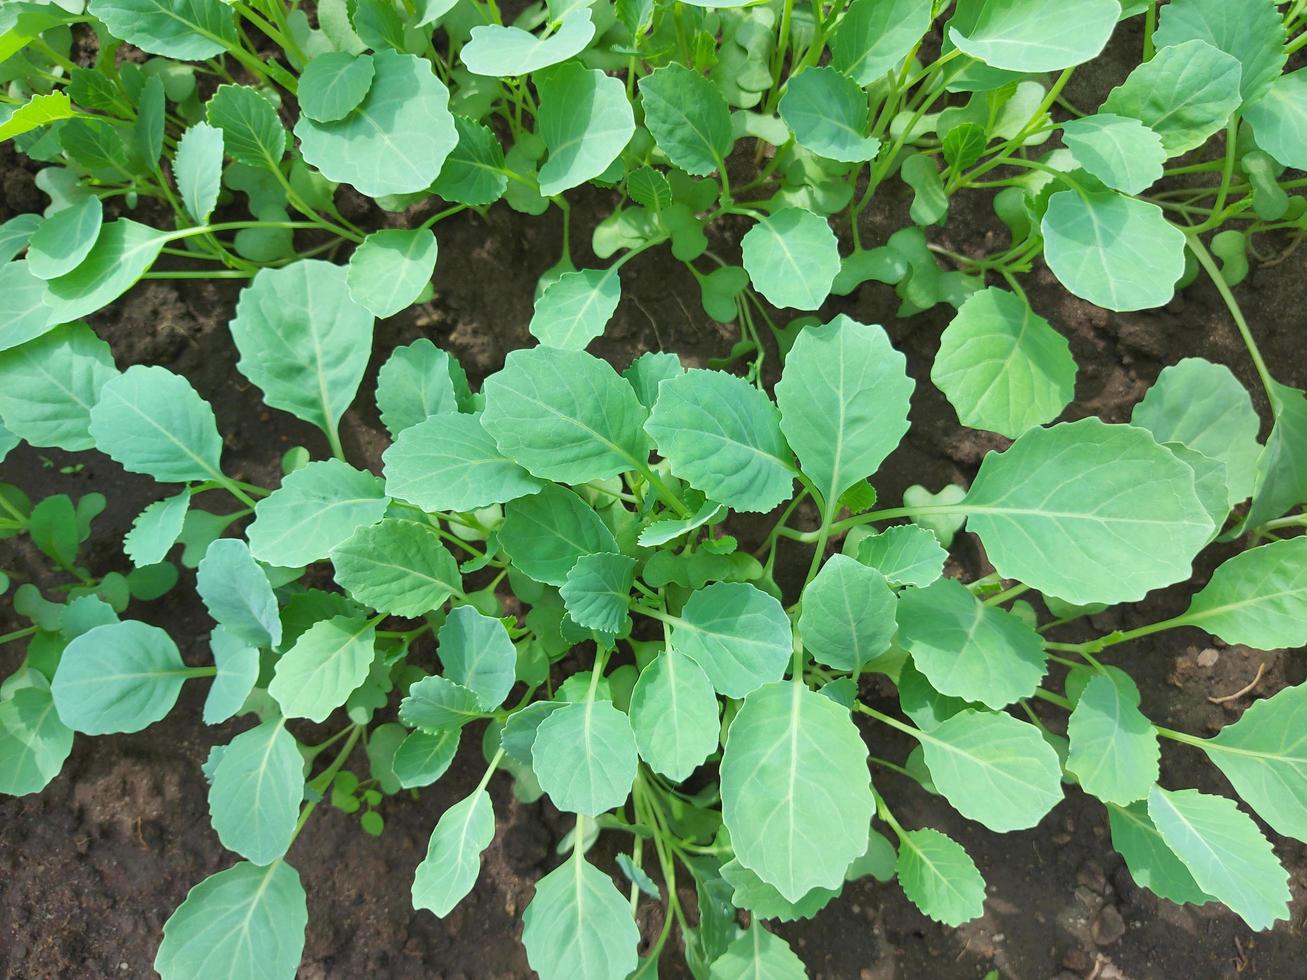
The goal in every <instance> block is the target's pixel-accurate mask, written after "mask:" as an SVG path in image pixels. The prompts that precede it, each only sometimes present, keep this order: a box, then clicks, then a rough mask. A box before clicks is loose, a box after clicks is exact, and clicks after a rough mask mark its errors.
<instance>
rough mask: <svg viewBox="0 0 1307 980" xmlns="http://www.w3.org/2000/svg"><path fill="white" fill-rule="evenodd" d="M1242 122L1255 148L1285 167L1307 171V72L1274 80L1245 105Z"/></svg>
mask: <svg viewBox="0 0 1307 980" xmlns="http://www.w3.org/2000/svg"><path fill="white" fill-rule="evenodd" d="M1244 118H1246V119H1247V120H1248V123H1249V124H1250V125H1251V126H1252V128H1253V135H1254V136H1256V137H1257V145H1258V146H1260V147H1262V148H1263V149H1264V150H1266V152H1267V153H1269V154H1270V155H1271V156H1273V157H1275V159H1276V160H1277V161H1278V162H1280V163H1282V164H1284V165H1285V166H1286V167H1295V168H1297V169H1299V170H1301V169H1303V168H1304V167H1307V150H1305V149H1304V146H1307V71H1303V70H1301V69H1300V70H1298V71H1294V72H1290V73H1289V74H1287V75H1283V76H1281V77H1280V78H1277V79H1276V80H1275V81H1274V83H1272V85H1271V87H1270V88H1269V89H1267V90H1266V92H1265V93H1264V94H1263V95H1262V96H1261V97H1260V98H1258V99H1256V100H1255V101H1253V102H1250V103H1248V105H1247V106H1246V107H1245V110H1244Z"/></svg>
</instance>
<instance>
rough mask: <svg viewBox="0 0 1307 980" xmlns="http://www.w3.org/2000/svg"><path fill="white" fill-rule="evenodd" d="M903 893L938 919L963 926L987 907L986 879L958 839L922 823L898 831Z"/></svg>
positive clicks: (896, 867)
mask: <svg viewBox="0 0 1307 980" xmlns="http://www.w3.org/2000/svg"><path fill="white" fill-rule="evenodd" d="M894 869H895V871H897V872H898V876H899V884H900V885H901V886H902V887H903V894H905V895H907V896H908V898H909V899H910V900H911V901H912V904H913V905H915V906H916V907H917V908H919V909H921V911H922V912H924V913H925V914H926V915H928V916H929V917H930V918H932V919H934V920H935V921H936V922H942V923H944V924H945V925H946V926H960V925H962V923H964V922H970V921H971V920H972V919H976V918H979V917H980V916H981V915H983V914H984V911H985V879H984V878H983V877H982V876H981V874H980V872H979V871H978V870H977V869H976V864H975V862H974V861H972V860H971V856H970V855H969V854H967V852H966V850H965V849H964V848H963V847H962V845H961V844H959V843H958V842H957V841H955V840H953V839H952V838H951V837H948V836H946V835H944V834H941V833H940V832H939V831H938V830H932V829H930V828H929V827H923V828H922V829H920V830H909V831H906V832H904V833H901V834H900V835H899V859H898V863H897V864H896V865H895V866H894Z"/></svg>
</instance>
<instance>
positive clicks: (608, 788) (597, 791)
mask: <svg viewBox="0 0 1307 980" xmlns="http://www.w3.org/2000/svg"><path fill="white" fill-rule="evenodd" d="M531 759H532V768H533V769H534V771H535V774H536V778H537V779H538V780H539V781H540V786H541V788H542V789H543V790H544V791H545V792H546V793H548V794H549V798H550V799H551V800H553V802H554V805H555V806H557V807H558V808H559V809H560V810H566V811H568V812H569V813H579V814H582V815H584V816H597V815H598V814H600V813H604V812H605V811H607V810H611V809H613V808H614V807H618V806H621V805H622V804H623V803H625V802H626V798H627V796H629V795H630V793H631V784H632V783H633V782H634V781H635V772H636V767H637V764H638V759H637V752H636V746H635V735H634V733H633V732H632V731H631V723H630V721H629V720H628V719H627V717H626V715H625V714H623V713H622V712H621V711H619V710H617V709H616V708H615V707H613V705H612V703H611V702H609V701H599V700H586V701H581V702H577V703H575V704H567V705H564V706H563V707H561V708H559V709H558V710H556V711H554V712H553V713H552V714H550V715H549V717H548V718H546V719H545V720H544V721H542V722H541V723H540V727H539V728H538V729H537V731H536V737H535V743H534V745H533V746H532V749H531Z"/></svg>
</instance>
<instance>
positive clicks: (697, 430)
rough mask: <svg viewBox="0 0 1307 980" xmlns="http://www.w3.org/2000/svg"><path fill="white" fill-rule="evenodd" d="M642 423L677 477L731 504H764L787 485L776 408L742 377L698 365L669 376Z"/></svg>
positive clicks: (778, 497) (760, 507)
mask: <svg viewBox="0 0 1307 980" xmlns="http://www.w3.org/2000/svg"><path fill="white" fill-rule="evenodd" d="M645 429H646V430H648V432H649V434H650V435H651V436H653V439H654V442H655V443H656V444H657V446H658V452H659V453H660V454H661V455H662V456H663V457H664V458H665V459H666V460H667V461H668V463H669V464H670V465H671V468H672V472H673V473H674V474H676V476H677V477H679V478H680V479H682V480H684V481H685V482H686V483H688V484H690V486H692V487H694V488H695V489H696V490H700V491H702V492H703V493H704V494H705V495H706V496H707V497H708V498H709V499H711V500H715V501H719V502H720V503H723V504H726V505H727V506H729V507H730V508H731V509H733V510H738V511H754V512H763V511H768V510H771V509H772V508H773V507H775V506H776V505H777V504H779V503H781V502H782V501H785V500H788V499H789V498H790V495H791V493H792V492H793V485H794V470H793V468H792V466H791V464H790V451H789V449H788V448H787V447H786V445H785V439H784V437H783V436H782V435H781V426H780V414H779V413H778V412H777V411H776V406H775V405H773V404H772V403H771V399H769V398H768V397H767V395H766V393H765V392H763V391H762V390H760V389H759V388H756V387H754V386H753V385H751V384H749V382H747V381H745V380H744V379H743V378H739V377H736V376H734V375H730V374H726V373H725V372H722V371H705V370H693V371H687V372H685V373H684V374H681V375H679V376H677V377H674V378H668V379H667V380H665V381H663V382H662V383H661V384H660V385H659V386H658V401H657V402H655V403H654V408H653V412H652V413H651V414H650V416H649V421H648V423H646V425H645Z"/></svg>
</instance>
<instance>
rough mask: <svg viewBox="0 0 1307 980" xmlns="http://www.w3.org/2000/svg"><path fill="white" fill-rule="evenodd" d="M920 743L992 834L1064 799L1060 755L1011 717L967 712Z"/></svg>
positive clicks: (960, 802) (947, 792) (962, 807)
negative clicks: (1058, 756) (1058, 757)
mask: <svg viewBox="0 0 1307 980" xmlns="http://www.w3.org/2000/svg"><path fill="white" fill-rule="evenodd" d="M737 723H738V722H737ZM917 737H918V740H919V741H920V742H921V749H922V753H923V755H924V758H925V762H926V768H927V769H928V770H929V771H930V778H931V780H932V781H933V782H934V784H935V788H936V789H938V790H939V791H940V793H942V794H943V795H944V798H945V799H947V800H948V801H949V802H950V803H951V804H953V808H954V809H955V810H957V811H958V813H960V814H962V815H963V816H964V817H966V818H968V819H969V820H975V821H977V822H978V823H982V824H984V825H985V826H986V827H988V828H989V829H990V830H993V831H997V832H998V833H1006V832H1007V831H1009V830H1025V829H1026V828H1027V827H1033V826H1035V824H1037V823H1039V821H1040V820H1041V819H1042V818H1043V816H1044V814H1046V813H1048V811H1049V810H1051V809H1053V807H1055V806H1056V805H1057V804H1058V802H1059V801H1060V800H1061V799H1062V768H1061V766H1060V764H1059V763H1058V759H1057V753H1056V752H1054V751H1053V747H1052V746H1051V745H1049V744H1048V742H1046V741H1044V737H1043V736H1042V735H1041V734H1040V732H1039V729H1038V728H1036V727H1035V726H1034V725H1028V724H1026V723H1025V722H1021V721H1017V720H1016V719H1015V718H1013V717H1012V716H1011V715H1005V714H1000V713H998V712H992V711H971V710H968V711H962V712H959V713H958V714H956V715H954V716H953V717H952V718H949V719H946V720H945V721H943V722H941V723H940V724H939V725H938V726H937V727H936V728H934V729H933V730H932V731H930V732H922V733H920V734H919V735H918V736H917Z"/></svg>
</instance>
